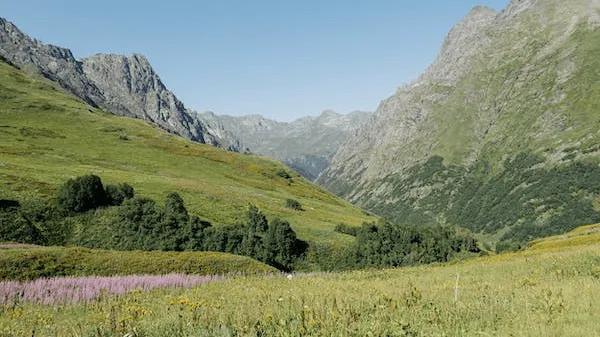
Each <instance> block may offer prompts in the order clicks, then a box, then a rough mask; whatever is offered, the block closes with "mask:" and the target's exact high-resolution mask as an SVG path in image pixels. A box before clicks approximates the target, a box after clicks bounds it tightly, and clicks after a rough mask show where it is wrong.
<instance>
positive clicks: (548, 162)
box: [318, 0, 600, 241]
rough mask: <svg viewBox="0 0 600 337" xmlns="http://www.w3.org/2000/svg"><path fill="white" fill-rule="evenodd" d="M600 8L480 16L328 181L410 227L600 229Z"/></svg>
mask: <svg viewBox="0 0 600 337" xmlns="http://www.w3.org/2000/svg"><path fill="white" fill-rule="evenodd" d="M599 8H600V5H599V2H598V1H597V0H570V1H559V0H513V1H512V2H511V3H510V4H509V6H508V7H507V9H505V10H504V11H502V12H500V13H495V12H494V11H492V10H490V9H487V8H484V7H476V8H475V9H473V10H472V11H471V12H470V13H469V14H468V15H467V16H466V17H465V18H464V19H463V20H462V21H461V22H460V23H459V24H457V25H456V26H455V27H454V28H453V29H452V31H451V32H450V33H449V34H448V37H447V39H446V41H445V42H444V45H443V47H442V50H441V52H440V54H439V56H438V58H437V60H436V61H435V62H434V63H433V64H432V65H431V66H430V67H429V68H428V69H427V70H426V71H425V73H424V74H423V75H422V76H421V77H419V78H418V79H417V80H416V81H414V82H413V83H411V84H409V85H406V86H404V87H402V88H400V89H399V90H398V91H397V92H396V94H395V95H393V96H392V97H390V98H388V99H386V100H384V101H383V102H382V103H381V104H380V106H379V108H378V109H377V111H376V112H375V114H374V117H373V119H372V121H371V122H370V123H368V124H366V125H365V126H363V127H362V128H360V129H359V130H358V131H357V132H356V133H355V134H354V135H353V136H352V137H350V138H349V139H348V141H347V142H346V143H345V144H344V145H342V146H341V147H340V149H339V150H338V152H337V153H336V155H335V156H334V158H333V159H332V162H331V164H330V166H329V168H328V169H327V170H326V171H325V172H324V173H323V174H322V175H321V177H320V178H319V180H318V182H319V183H321V184H323V185H324V186H326V187H327V188H329V189H330V190H332V191H335V192H336V193H338V194H340V195H342V196H344V197H346V198H348V199H350V200H351V201H353V202H355V203H357V204H359V205H362V206H364V207H367V208H368V209H370V210H373V211H375V212H377V213H380V214H383V215H386V216H389V217H391V218H393V219H394V220H395V221H397V222H404V223H414V224H427V223H435V222H438V223H451V224H456V225H461V226H465V227H469V228H471V229H472V230H474V231H479V232H483V233H486V234H490V235H497V236H501V237H502V239H504V240H507V241H508V240H511V239H515V240H517V241H524V240H526V239H528V238H531V237H535V236H540V235H547V234H552V233H557V232H561V231H564V230H567V229H569V228H570V227H573V226H577V225H581V224H583V223H586V222H594V221H596V220H600V213H599V212H598V211H599V210H600V208H598V207H597V206H596V205H597V204H598V201H599V200H600V198H599V197H598V196H599V195H600V186H598V184H597V183H596V180H598V181H600V170H599V168H600V167H599V166H598V163H599V161H600V160H599V159H600V158H599V157H600V152H599V151H600V134H599V133H598V131H597V129H598V128H597V127H598V125H599V124H598V123H600V119H599V117H598V105H597V102H598V100H599V99H600V91H599V90H600V87H598V83H600V72H599V69H600V61H599V59H598V57H597V55H599V54H600V44H599V43H598V41H600V31H599V29H598V25H596V24H594V22H595V17H597V15H598V10H599ZM577 177H579V178H577ZM590 180H591V181H592V182H590ZM549 186H552V187H549ZM499 233H504V234H503V235H500V234H499Z"/></svg>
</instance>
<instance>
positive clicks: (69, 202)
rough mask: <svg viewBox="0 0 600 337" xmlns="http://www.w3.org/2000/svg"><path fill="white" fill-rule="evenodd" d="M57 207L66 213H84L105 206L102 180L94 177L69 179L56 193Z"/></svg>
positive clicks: (105, 198)
mask: <svg viewBox="0 0 600 337" xmlns="http://www.w3.org/2000/svg"><path fill="white" fill-rule="evenodd" d="M58 205H59V207H60V208H61V209H63V210H65V211H67V212H75V213H80V212H85V211H89V210H91V209H95V208H97V207H100V206H104V205H107V197H106V192H105V191H104V187H103V186H102V180H101V179H100V177H98V176H96V175H86V176H81V177H77V178H75V179H69V180H68V181H67V182H66V183H65V184H64V185H63V186H62V187H61V188H60V190H59V192H58Z"/></svg>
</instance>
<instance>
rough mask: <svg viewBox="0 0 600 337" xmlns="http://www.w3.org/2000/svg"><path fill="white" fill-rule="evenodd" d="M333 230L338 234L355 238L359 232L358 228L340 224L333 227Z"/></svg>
mask: <svg viewBox="0 0 600 337" xmlns="http://www.w3.org/2000/svg"><path fill="white" fill-rule="evenodd" d="M334 230H335V231H336V232H338V233H342V234H347V235H352V236H356V235H357V234H358V231H359V230H360V227H353V226H349V225H347V224H345V223H340V224H337V225H336V226H335V229H334Z"/></svg>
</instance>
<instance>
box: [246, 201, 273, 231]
mask: <svg viewBox="0 0 600 337" xmlns="http://www.w3.org/2000/svg"><path fill="white" fill-rule="evenodd" d="M247 217H248V229H249V231H251V232H255V233H264V232H265V231H266V230H267V228H268V227H269V222H268V221H267V217H266V216H265V215H264V214H263V213H262V212H261V211H260V210H259V209H258V207H256V206H254V205H252V204H250V205H249V206H248V212H247Z"/></svg>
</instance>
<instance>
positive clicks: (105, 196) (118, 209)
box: [0, 175, 307, 270]
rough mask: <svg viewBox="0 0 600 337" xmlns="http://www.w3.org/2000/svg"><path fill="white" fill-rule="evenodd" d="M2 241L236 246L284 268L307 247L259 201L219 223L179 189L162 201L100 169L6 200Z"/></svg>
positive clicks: (0, 220) (0, 218) (1, 205)
mask: <svg viewBox="0 0 600 337" xmlns="http://www.w3.org/2000/svg"><path fill="white" fill-rule="evenodd" d="M0 241H14V242H22V243H31V244H37V245H66V244H77V245H81V246H86V247H91V248H105V249H118V250H147V251H151V250H162V251H184V250H186V251H218V252H228V253H234V254H239V255H246V256H250V257H253V258H255V259H257V260H260V261H263V262H265V263H267V264H270V265H272V266H275V267H277V268H279V269H282V270H291V269H292V268H293V264H294V262H295V261H296V260H297V259H298V258H300V257H301V256H302V255H303V253H304V251H305V250H306V247H307V245H306V243H304V242H303V241H301V240H298V238H297V237H296V233H295V232H294V231H293V229H292V228H291V226H290V224H289V223H288V222H286V221H283V220H280V219H273V220H271V221H270V222H269V221H268V220H267V218H266V217H265V215H264V214H263V213H262V212H261V211H260V210H259V209H258V208H256V207H255V206H253V205H250V206H249V209H248V212H247V221H246V222H244V223H241V224H238V225H230V226H212V224H211V223H210V222H208V221H203V220H201V219H200V218H199V217H197V216H195V215H190V214H189V213H188V211H187V209H186V207H185V203H184V201H183V199H182V198H181V196H179V194H177V193H169V194H168V195H167V197H166V199H165V203H164V206H161V205H159V204H158V203H156V202H155V201H154V200H152V199H149V198H144V197H137V196H135V190H134V189H133V187H131V186H130V185H128V184H120V185H107V186H106V187H105V186H103V184H102V181H101V179H100V178H99V177H98V176H95V175H87V176H82V177H78V178H76V179H70V180H68V181H67V182H66V183H65V184H64V185H63V186H62V187H61V188H60V189H59V190H58V193H57V195H56V198H55V201H41V200H33V201H27V202H23V203H19V202H17V201H13V200H3V201H1V202H0Z"/></svg>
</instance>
